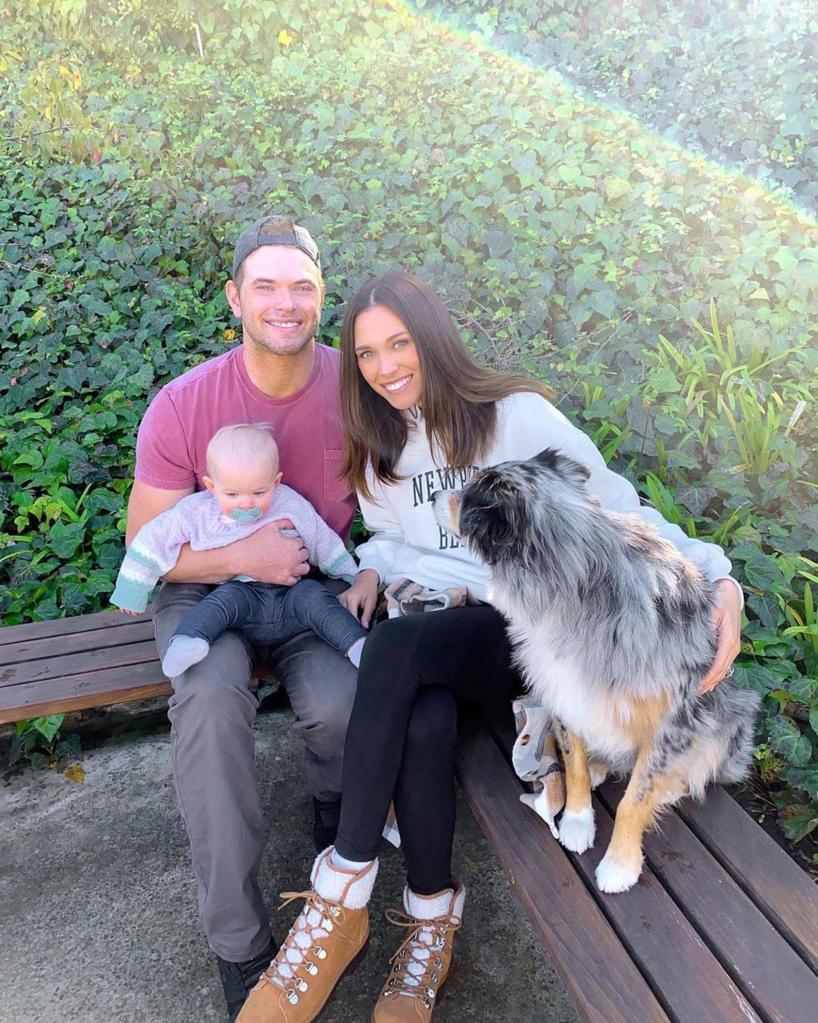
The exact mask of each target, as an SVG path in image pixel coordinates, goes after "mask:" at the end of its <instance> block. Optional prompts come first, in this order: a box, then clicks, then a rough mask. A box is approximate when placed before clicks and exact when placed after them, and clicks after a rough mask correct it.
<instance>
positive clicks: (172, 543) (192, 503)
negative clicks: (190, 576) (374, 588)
mask: <svg viewBox="0 0 818 1023" xmlns="http://www.w3.org/2000/svg"><path fill="white" fill-rule="evenodd" d="M276 519H289V520H290V521H291V522H292V524H293V526H294V527H295V532H296V533H298V535H299V537H300V538H301V540H302V541H303V543H304V546H305V547H306V548H307V553H308V554H309V561H310V564H311V565H315V566H316V567H317V568H318V569H319V571H321V572H323V573H324V575H328V576H332V577H333V578H336V579H346V580H347V581H348V582H352V580H353V578H354V576H355V573H356V571H357V567H356V565H355V562H354V561H353V559H352V557H351V556H350V554H349V552H348V551H347V549H346V547H345V546H344V542H343V540H342V539H341V537H340V536H338V534H337V533H334V532H333V531H332V530H331V529H330V528H329V526H328V525H327V524H326V522H324V520H323V519H322V518H321V517H320V516H319V515H318V512H317V511H316V510H315V508H313V506H312V505H311V504H310V502H309V501H307V500H306V499H305V498H303V497H302V496H301V495H300V494H297V493H296V492H295V491H294V490H291V489H290V487H286V486H284V485H283V484H281V485H279V486H278V488H277V489H276V493H275V497H274V499H273V504H272V506H271V508H270V510H269V511H268V512H267V514H266V515H262V517H261V518H260V519H257V520H256V521H255V522H234V521H233V519H230V518H228V517H227V516H226V515H222V513H221V511H220V510H219V504H218V502H217V500H216V498H215V497H213V495H212V494H211V493H210V492H209V491H207V490H201V491H198V492H197V493H195V494H189V495H188V496H187V497H183V498H182V499H181V501H179V502H178V504H175V505H174V506H173V508H169V509H168V510H167V511H165V512H162V514H161V515H157V516H156V518H154V519H151V520H150V522H147V523H145V525H144V526H143V527H142V528H141V529H140V530H139V532H138V533H137V534H136V536H135V537H134V538H133V542H132V543H131V546H130V547H129V548H128V550H127V552H126V554H125V558H124V560H123V562H122V566H121V568H120V570H119V575H118V576H117V580H116V587H115V589H114V592H113V594H112V595H111V603H112V604H115V605H116V606H117V607H121V608H123V609H124V610H126V611H144V610H145V608H146V606H147V603H148V597H149V596H150V594H151V591H152V590H153V588H154V586H155V585H156V583H157V582H158V581H159V579H161V577H162V576H163V575H164V574H165V573H166V572H169V571H170V570H171V569H172V568H173V566H174V565H175V564H176V562H177V560H178V558H179V552H180V551H181V549H182V546H183V545H184V544H186V543H189V544H190V546H191V548H192V549H193V550H194V551H208V550H213V549H214V548H216V547H226V546H227V545H228V544H231V543H233V542H234V541H235V540H243V539H244V538H245V537H246V536H250V534H251V533H255V531H256V530H257V529H261V527H262V526H266V525H267V524H268V523H269V522H275V520H276ZM287 532H289V531H287ZM238 578H240V579H242V580H243V581H245V582H247V581H250V577H249V576H239V577H238Z"/></svg>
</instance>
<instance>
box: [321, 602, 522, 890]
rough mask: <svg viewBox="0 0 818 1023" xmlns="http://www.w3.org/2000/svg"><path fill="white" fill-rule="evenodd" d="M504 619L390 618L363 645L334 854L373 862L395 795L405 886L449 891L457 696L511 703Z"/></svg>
mask: <svg viewBox="0 0 818 1023" xmlns="http://www.w3.org/2000/svg"><path fill="white" fill-rule="evenodd" d="M510 660H511V650H510V645H509V642H508V638H507V636H506V630H505V622H504V619H503V617H502V615H500V613H499V612H497V611H495V610H494V608H493V607H490V606H488V605H480V606H478V607H460V608H451V609H449V610H446V611H434V612H430V613H425V614H416V615H409V616H407V617H405V618H393V619H390V620H388V621H385V622H382V623H381V624H380V625H377V626H376V627H375V628H374V629H373V630H372V634H371V635H370V636H369V638H368V639H367V641H366V645H365V646H364V652H363V658H362V660H361V667H360V670H359V672H358V690H357V694H356V697H355V704H354V706H353V708H352V716H351V718H350V722H349V730H348V732H347V739H346V747H345V749H344V774H343V784H342V793H341V794H342V799H341V822H340V826H339V828H338V837H337V839H336V843H335V845H336V848H337V850H338V852H339V854H340V855H341V856H344V857H346V859H350V860H358V861H366V860H373V859H375V857H376V856H377V851H378V844H379V842H380V838H381V832H382V830H383V827H384V823H385V821H386V815H387V813H388V811H389V803H390V801H392V799H393V798H394V802H395V813H396V816H397V821H398V828H399V829H400V834H401V843H402V846H403V851H404V855H405V857H406V866H407V874H408V882H409V887H410V888H411V889H412V890H413V891H414V892H417V893H418V894H419V895H433V894H434V893H436V892H439V891H442V890H443V889H444V888H447V887H449V885H450V884H451V857H452V841H453V837H454V816H455V804H454V757H455V744H456V729H457V705H456V701H455V698H457V699H458V700H462V701H464V702H466V703H469V704H475V705H481V704H484V703H487V702H489V701H491V700H492V699H494V698H497V697H498V696H506V695H507V696H512V695H514V694H515V692H516V691H517V690H518V689H519V686H520V682H519V676H518V675H517V674H516V672H515V671H514V669H513V668H512V667H511V663H510Z"/></svg>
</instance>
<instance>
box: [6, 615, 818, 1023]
mask: <svg viewBox="0 0 818 1023" xmlns="http://www.w3.org/2000/svg"><path fill="white" fill-rule="evenodd" d="M169 693H170V685H169V684H168V682H167V681H166V679H165V678H164V677H163V676H162V673H161V671H160V668H159V662H158V659H157V656H156V648H155V645H154V641H153V623H152V620H151V615H150V613H148V614H145V615H142V616H141V617H139V618H127V617H125V616H124V615H120V614H117V613H113V612H103V613H101V614H95V615H84V616H80V617H77V618H67V619H61V620H59V621H54V622H38V623H34V624H31V625H17V626H11V627H8V628H5V629H0V723H3V722H11V721H15V720H19V719H21V718H30V717H39V716H43V715H47V714H54V713H58V712H60V711H75V710H82V709H87V708H92V707H102V706H110V705H113V704H118V703H124V702H128V701H132V700H143V699H147V698H149V697H157V696H165V695H168V694H169ZM490 720H491V722H492V725H491V730H489V729H487V728H486V727H485V726H484V725H483V724H481V723H479V722H471V723H470V724H468V725H467V727H466V729H465V730H464V735H463V741H462V744H461V752H460V757H459V767H458V770H459V778H460V783H461V786H462V788H463V791H464V793H465V795H466V798H467V800H468V802H469V804H470V806H471V809H472V811H473V813H474V815H475V817H476V818H477V820H478V822H479V824H480V826H481V828H482V829H483V832H484V833H485V835H486V836H487V838H488V839H489V841H490V842H491V844H492V846H493V847H494V849H495V850H496V852H497V855H498V857H499V859H500V862H501V863H502V865H503V867H504V869H505V870H506V872H507V873H508V875H509V877H510V878H511V881H512V884H513V885H514V887H515V890H516V891H517V894H518V895H519V897H520V899H521V900H522V902H523V905H524V906H525V908H526V909H527V911H528V913H529V915H530V917H531V919H532V921H533V923H534V925H535V927H536V928H537V930H538V932H539V934H540V935H541V937H542V940H543V942H544V945H545V947H546V949H547V951H548V953H549V955H550V957H551V959H552V961H553V962H554V965H555V966H556V968H557V970H558V971H559V973H560V975H561V976H562V978H563V980H564V982H565V985H566V987H567V989H568V991H569V993H570V995H571V997H572V998H573V1000H574V1003H575V1005H576V1007H577V1010H578V1012H579V1013H580V1015H581V1016H582V1017H583V1018H584V1019H587V1020H592V1021H595V1023H620V1021H621V1023H649V1021H650V1023H652V1021H668V1020H670V1021H676V1023H732V1021H736V1023H738V1021H741V1023H748V1021H776V1023H807V1021H809V1020H812V1019H818V889H816V886H815V885H814V884H813V883H812V881H811V880H810V879H809V877H808V876H807V875H806V874H805V873H804V872H803V871H802V870H801V869H800V868H799V867H798V866H797V865H796V864H795V863H794V862H793V860H792V859H790V857H789V856H787V854H786V853H785V852H783V851H782V850H781V849H780V848H779V847H778V845H777V844H776V843H775V842H774V841H773V840H772V839H771V838H770V837H769V836H768V835H767V834H766V833H765V832H764V831H763V829H762V828H760V827H759V826H758V825H757V824H756V823H755V822H754V821H753V820H752V819H751V818H750V817H749V816H748V815H747V814H746V813H745V812H744V811H743V810H742V809H741V807H739V806H738V804H737V803H736V802H735V801H734V800H733V799H732V798H731V797H730V796H729V795H728V794H727V792H725V791H724V790H723V789H720V788H716V789H714V790H712V791H711V793H710V794H709V796H708V799H707V801H706V802H705V803H704V804H703V805H702V806H695V805H693V804H691V803H685V804H683V805H682V806H680V807H679V808H678V809H677V810H675V811H671V812H670V813H668V814H667V815H666V816H665V817H664V818H663V820H662V825H661V828H660V829H659V830H657V831H653V832H651V833H650V834H649V835H648V836H647V839H646V843H645V852H646V864H645V870H644V873H643V876H642V879H641V880H640V883H639V884H638V885H637V886H636V887H635V888H634V889H632V890H631V891H630V892H627V893H625V894H624V895H613V896H606V895H602V894H601V893H600V892H599V891H598V890H597V888H596V885H595V882H594V876H593V871H594V867H595V866H596V863H597V862H598V860H599V858H600V857H601V856H602V853H603V852H604V850H605V846H606V844H607V839H608V837H609V835H610V832H611V826H612V813H613V811H614V810H615V808H616V804H617V802H618V798H619V795H620V792H621V787H619V788H618V787H617V786H616V785H606V786H603V788H602V790H601V791H600V792H599V793H598V794H597V795H596V797H595V804H596V814H597V841H596V846H595V848H594V849H593V850H591V851H589V852H588V853H585V854H584V855H583V856H575V855H574V854H572V853H567V852H566V851H565V850H564V849H563V848H562V847H561V846H560V845H559V844H558V843H557V842H556V841H555V840H554V839H553V837H552V836H551V834H550V832H549V831H548V828H547V827H546V825H545V824H544V823H543V822H542V821H540V820H539V818H538V817H536V815H535V814H534V813H532V811H531V810H529V809H528V808H527V807H525V806H523V805H522V804H521V803H520V802H519V798H518V797H519V794H520V792H521V791H522V789H523V786H522V783H521V782H520V781H519V780H518V779H517V777H516V776H515V775H514V773H513V771H512V769H511V767H510V766H509V751H510V748H511V743H512V741H513V721H512V718H511V714H510V711H509V708H507V707H506V708H504V710H503V711H502V712H499V713H496V714H494V713H493V714H492V715H491V716H490Z"/></svg>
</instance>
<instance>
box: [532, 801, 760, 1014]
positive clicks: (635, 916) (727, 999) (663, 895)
mask: <svg viewBox="0 0 818 1023" xmlns="http://www.w3.org/2000/svg"><path fill="white" fill-rule="evenodd" d="M594 809H595V811H596V827H597V831H596V841H595V842H594V848H593V849H592V850H589V851H588V852H587V853H584V854H583V855H581V856H575V855H573V854H572V857H571V858H572V859H573V860H574V863H575V864H576V867H577V870H578V871H579V872H580V873H581V874H582V875H583V877H584V878H585V880H586V883H587V884H588V885H589V886H593V887H591V889H590V890H591V891H592V892H594V893H595V898H597V899H598V901H599V903H600V906H601V907H602V910H603V912H604V913H605V915H606V916H607V917H608V919H609V920H610V921H611V922H612V923H613V925H614V927H615V928H616V930H617V933H618V934H619V937H620V939H621V940H622V942H623V943H624V944H625V946H626V947H627V948H628V949H629V951H630V953H631V955H632V956H633V958H634V960H635V961H636V963H637V965H638V966H639V968H640V969H641V970H642V972H643V973H644V974H645V975H646V976H647V977H649V978H650V981H651V984H652V986H653V988H654V990H655V991H656V992H658V994H659V996H660V997H661V999H662V1002H663V1004H664V1005H665V1006H666V1008H667V1010H668V1013H669V1015H670V1016H671V1017H672V1018H673V1019H674V1020H678V1021H679V1023H750V1021H759V1020H760V1019H761V1017H760V1016H759V1015H758V1014H757V1013H756V1012H755V1010H754V1009H753V1007H752V1006H751V1005H750V1003H749V1002H748V1001H747V999H746V998H745V997H744V995H743V994H742V993H741V991H740V990H739V988H738V987H737V986H736V985H735V984H734V983H733V981H732V980H731V978H730V976H729V975H728V974H727V973H726V972H725V971H724V969H723V967H722V966H721V964H720V963H719V962H718V960H717V959H716V958H715V957H714V956H713V954H712V953H711V952H710V950H709V949H708V948H707V946H706V945H705V943H704V942H703V941H702V939H701V938H700V937H699V935H698V934H697V933H696V930H695V928H694V927H693V926H692V925H691V924H690V923H689V921H688V920H687V919H686V917H685V916H684V914H683V913H682V911H681V910H680V909H679V907H678V906H677V905H676V903H675V902H674V901H673V899H672V898H671V896H670V895H669V894H668V892H667V891H666V890H665V889H664V888H663V887H662V884H661V882H660V881H659V880H658V878H657V877H656V875H655V874H654V873H653V871H652V870H651V869H650V866H649V865H647V864H646V865H645V868H644V870H643V872H642V876H641V878H640V879H639V883H638V884H637V885H636V886H635V887H633V888H631V890H630V891H628V892H624V893H622V894H620V895H605V894H603V893H602V892H600V891H599V890H598V889H597V888H596V878H595V877H594V870H595V869H596V865H597V864H598V863H599V861H600V860H601V859H602V857H603V855H604V854H605V850H606V849H607V847H608V843H609V842H610V839H611V833H612V831H613V818H612V817H611V815H610V814H609V813H608V811H607V809H606V808H605V806H604V804H603V803H602V802H601V801H600V800H598V799H595V800H594ZM546 838H547V839H550V840H551V841H554V839H553V838H552V836H551V835H550V834H548V835H546Z"/></svg>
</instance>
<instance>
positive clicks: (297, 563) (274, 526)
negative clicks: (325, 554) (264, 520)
mask: <svg viewBox="0 0 818 1023" xmlns="http://www.w3.org/2000/svg"><path fill="white" fill-rule="evenodd" d="M282 529H293V524H292V522H290V520H289V519H276V521H275V522H270V523H269V524H268V525H266V526H262V527H261V529H257V530H256V531H255V532H254V533H251V534H250V536H248V537H245V538H244V539H243V540H236V541H235V542H234V543H231V544H230V545H229V546H228V547H225V548H224V551H225V553H226V554H227V555H228V557H229V559H230V564H231V566H232V567H233V568H234V571H233V575H249V576H250V577H251V578H252V579H257V580H258V581H259V582H260V583H278V584H279V585H280V586H292V585H293V584H294V583H297V582H298V580H299V579H300V578H301V577H302V576H304V575H306V574H307V572H309V570H310V566H309V562H308V561H307V558H308V556H309V555H308V553H307V548H306V547H305V546H304V543H303V541H302V540H301V537H299V536H296V537H290V536H282V535H281V530H282Z"/></svg>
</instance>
